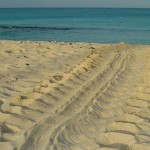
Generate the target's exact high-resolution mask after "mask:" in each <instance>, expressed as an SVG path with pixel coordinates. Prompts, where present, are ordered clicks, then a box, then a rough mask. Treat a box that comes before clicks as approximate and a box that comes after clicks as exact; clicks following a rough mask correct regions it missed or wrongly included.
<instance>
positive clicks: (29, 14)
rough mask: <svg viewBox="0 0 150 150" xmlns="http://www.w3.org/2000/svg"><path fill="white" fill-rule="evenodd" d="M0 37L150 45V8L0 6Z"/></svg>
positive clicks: (6, 38) (3, 38)
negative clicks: (7, 7) (15, 7)
mask: <svg viewBox="0 0 150 150" xmlns="http://www.w3.org/2000/svg"><path fill="white" fill-rule="evenodd" d="M0 39H1V40H33V41H38V40H40V41H72V42H95V43H117V42H122V41H123V42H129V43H141V44H150V9H114V8H113V9H107V8H30V9H25V8H24V9H23V8H22V9H0Z"/></svg>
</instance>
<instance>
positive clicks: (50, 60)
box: [0, 41, 150, 150]
mask: <svg viewBox="0 0 150 150" xmlns="http://www.w3.org/2000/svg"><path fill="white" fill-rule="evenodd" d="M0 149H2V150H4V149H5V150H115V149H116V150H117V149H119V150H126V149H129V150H141V149H142V150H149V149H150V46H148V45H130V44H126V43H119V44H105V45H104V44H94V43H69V42H67V43H66V42H30V41H0Z"/></svg>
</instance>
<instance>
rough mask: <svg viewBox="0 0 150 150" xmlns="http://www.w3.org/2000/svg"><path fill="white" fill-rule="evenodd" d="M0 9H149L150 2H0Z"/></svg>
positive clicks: (40, 0) (50, 0)
mask: <svg viewBox="0 0 150 150" xmlns="http://www.w3.org/2000/svg"><path fill="white" fill-rule="evenodd" d="M0 7H1V8H3V7H132V8H137V7H138V8H145V7H146V8H150V0H0Z"/></svg>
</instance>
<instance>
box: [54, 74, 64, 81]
mask: <svg viewBox="0 0 150 150" xmlns="http://www.w3.org/2000/svg"><path fill="white" fill-rule="evenodd" d="M53 78H54V79H55V80H56V81H61V80H62V79H63V76H62V75H55V76H53Z"/></svg>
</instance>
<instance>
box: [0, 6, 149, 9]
mask: <svg viewBox="0 0 150 150" xmlns="http://www.w3.org/2000/svg"><path fill="white" fill-rule="evenodd" d="M13 8H14V9H15V8H25V9H26V8H31V9H32V8H39V9H40V8H65V9H66V8H85V9H86V8H92V9H94V8H102V9H105V8H107V9H112V8H114V9H150V8H149V7H36V6H35V7H0V9H13Z"/></svg>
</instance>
